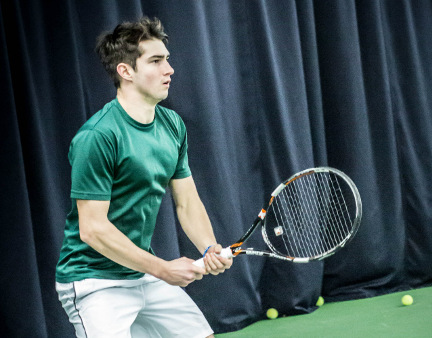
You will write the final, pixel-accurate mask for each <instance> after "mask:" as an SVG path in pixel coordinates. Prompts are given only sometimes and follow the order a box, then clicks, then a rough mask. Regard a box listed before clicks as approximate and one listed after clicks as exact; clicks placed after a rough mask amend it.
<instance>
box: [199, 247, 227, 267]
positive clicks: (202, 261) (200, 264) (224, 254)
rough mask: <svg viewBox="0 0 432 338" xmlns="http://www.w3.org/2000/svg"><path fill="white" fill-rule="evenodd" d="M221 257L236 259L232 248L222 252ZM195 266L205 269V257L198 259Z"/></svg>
mask: <svg viewBox="0 0 432 338" xmlns="http://www.w3.org/2000/svg"><path fill="white" fill-rule="evenodd" d="M218 256H221V257H223V258H231V257H234V255H233V254H232V251H231V248H230V247H227V248H224V249H222V250H221V253H220V254H219V255H218ZM193 264H195V265H196V266H199V267H201V268H204V257H203V258H200V259H197V260H196V261H195V262H193Z"/></svg>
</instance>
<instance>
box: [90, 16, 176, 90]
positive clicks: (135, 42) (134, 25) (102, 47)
mask: <svg viewBox="0 0 432 338" xmlns="http://www.w3.org/2000/svg"><path fill="white" fill-rule="evenodd" d="M151 39H158V40H161V41H162V42H163V43H165V44H167V43H168V35H167V34H166V33H165V32H164V28H163V26H162V23H161V22H160V20H159V19H157V18H154V19H149V18H148V17H143V18H141V19H139V20H138V21H136V22H123V23H121V24H119V25H118V26H117V27H116V28H115V29H114V30H113V31H112V32H104V33H102V34H101V35H100V36H99V38H98V41H97V45H96V52H97V53H98V55H99V58H100V60H101V62H102V65H103V66H104V67H105V70H106V71H107V72H108V74H109V76H110V77H111V78H112V80H113V81H114V85H115V86H116V88H119V87H120V76H119V75H118V73H117V65H118V64H119V63H121V62H124V63H127V64H128V65H130V66H131V67H132V68H133V69H134V70H136V60H137V59H138V58H139V57H140V56H141V54H142V52H143V51H141V50H140V48H139V43H140V42H141V41H145V40H151Z"/></svg>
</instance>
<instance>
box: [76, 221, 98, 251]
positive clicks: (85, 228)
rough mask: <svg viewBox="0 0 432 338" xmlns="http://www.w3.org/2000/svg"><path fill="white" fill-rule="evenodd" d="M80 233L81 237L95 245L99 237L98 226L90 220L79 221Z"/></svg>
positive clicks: (87, 242)
mask: <svg viewBox="0 0 432 338" xmlns="http://www.w3.org/2000/svg"><path fill="white" fill-rule="evenodd" d="M79 235H80V239H81V240H82V241H83V242H84V243H86V244H88V245H90V246H93V245H94V243H95V242H96V240H97V238H98V231H97V227H96V226H94V225H92V224H91V223H90V222H81V221H80V222H79Z"/></svg>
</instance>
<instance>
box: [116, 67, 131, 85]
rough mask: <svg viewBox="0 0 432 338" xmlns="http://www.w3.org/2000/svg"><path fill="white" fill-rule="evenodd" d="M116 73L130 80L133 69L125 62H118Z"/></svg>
mask: <svg viewBox="0 0 432 338" xmlns="http://www.w3.org/2000/svg"><path fill="white" fill-rule="evenodd" d="M117 73H118V74H119V75H120V77H121V78H122V79H124V80H126V81H132V74H133V69H132V67H131V66H130V65H128V64H127V63H119V64H118V65H117Z"/></svg>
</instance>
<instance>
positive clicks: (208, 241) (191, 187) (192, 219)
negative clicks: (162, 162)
mask: <svg viewBox="0 0 432 338" xmlns="http://www.w3.org/2000/svg"><path fill="white" fill-rule="evenodd" d="M170 188H171V191H172V195H173V198H174V202H175V204H176V211H177V217H178V219H179V221H180V224H181V226H182V228H183V231H184V232H185V233H186V235H187V236H188V238H189V239H190V240H191V241H192V243H193V244H194V245H195V246H196V247H197V249H198V250H199V251H200V252H201V253H204V251H205V249H206V248H207V247H209V246H210V245H211V246H212V247H211V248H210V249H209V250H208V251H207V254H206V256H205V258H204V265H205V269H206V271H207V272H209V273H211V274H214V275H217V274H219V273H221V272H224V271H225V269H229V268H230V267H231V265H232V259H227V258H222V257H219V256H217V255H215V254H218V253H220V252H221V250H222V246H221V245H220V244H217V241H216V238H215V235H214V233H213V228H212V226H211V223H210V219H209V217H208V215H207V211H206V210H205V207H204V204H203V203H202V201H201V199H200V198H199V195H198V192H197V189H196V186H195V182H194V180H193V178H192V176H189V177H187V178H183V179H174V180H171V182H170Z"/></svg>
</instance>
